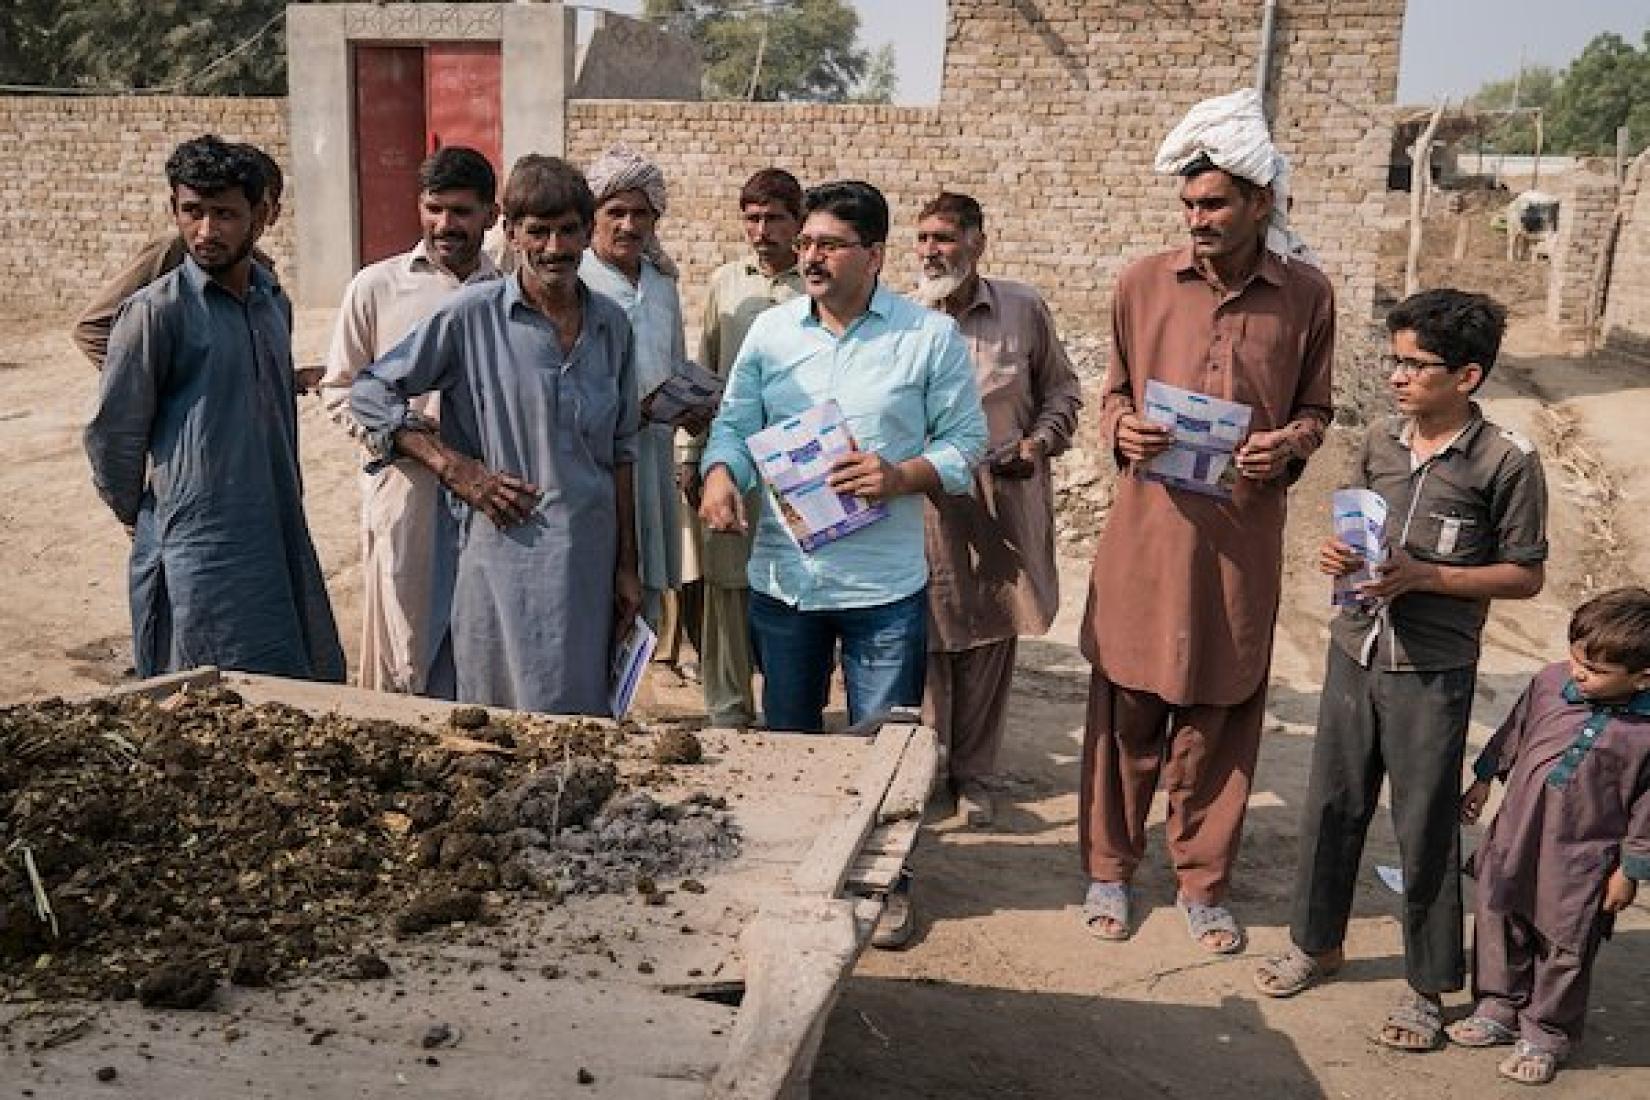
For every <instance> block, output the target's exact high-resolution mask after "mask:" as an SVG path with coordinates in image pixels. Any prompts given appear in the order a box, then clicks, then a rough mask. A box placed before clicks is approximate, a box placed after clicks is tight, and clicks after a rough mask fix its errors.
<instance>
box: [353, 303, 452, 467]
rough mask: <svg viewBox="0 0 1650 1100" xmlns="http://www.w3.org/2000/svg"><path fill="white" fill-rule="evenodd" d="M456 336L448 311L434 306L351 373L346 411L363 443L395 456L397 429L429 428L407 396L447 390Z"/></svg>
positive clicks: (381, 454) (379, 453)
mask: <svg viewBox="0 0 1650 1100" xmlns="http://www.w3.org/2000/svg"><path fill="white" fill-rule="evenodd" d="M458 340H459V337H458V334H457V332H456V331H455V326H454V325H453V323H452V317H451V315H450V314H449V313H448V312H447V311H446V310H438V311H437V312H436V313H435V314H433V315H432V316H431V317H430V318H429V319H428V320H426V321H425V322H424V323H423V324H422V325H419V326H418V327H417V328H415V329H413V330H412V331H411V332H409V333H408V334H407V335H406V336H405V337H404V338H403V339H402V341H401V342H400V343H399V344H397V345H395V347H393V348H391V349H390V350H389V351H388V352H387V353H386V354H385V355H384V357H383V358H382V359H379V360H378V361H377V362H375V363H373V364H372V366H370V367H368V368H367V369H365V370H363V371H361V373H359V374H357V375H356V376H355V381H354V382H352V383H351V384H350V389H349V407H350V411H351V412H352V413H353V414H354V415H355V420H356V422H357V423H358V424H360V426H361V432H362V436H361V438H362V441H363V442H364V443H365V444H366V446H367V449H368V450H369V451H371V452H372V453H373V454H374V455H375V456H377V457H378V458H379V459H380V460H383V461H388V460H390V459H393V458H394V457H395V433H396V432H399V431H402V430H403V429H412V430H418V431H428V430H429V429H430V427H431V425H430V423H429V422H428V421H426V420H425V419H424V418H423V417H421V416H420V415H419V414H418V412H417V411H416V410H414V409H413V407H412V405H411V403H410V400H409V399H410V398H414V397H417V396H418V395H420V394H425V393H429V392H431V391H432V390H444V389H450V388H451V387H452V386H453V385H454V384H455V383H456V382H457V379H458V377H459V364H460V355H459V346H458Z"/></svg>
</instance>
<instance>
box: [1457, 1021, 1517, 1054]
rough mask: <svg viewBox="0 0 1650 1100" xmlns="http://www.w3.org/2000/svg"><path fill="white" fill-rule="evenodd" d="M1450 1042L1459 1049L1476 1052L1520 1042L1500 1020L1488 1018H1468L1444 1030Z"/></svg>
mask: <svg viewBox="0 0 1650 1100" xmlns="http://www.w3.org/2000/svg"><path fill="white" fill-rule="evenodd" d="M1444 1034H1446V1035H1448V1036H1449V1041H1450V1042H1452V1043H1454V1044H1455V1045H1456V1046H1458V1047H1471V1048H1473V1049H1475V1050H1477V1049H1482V1048H1484V1047H1504V1046H1510V1045H1511V1044H1513V1043H1515V1042H1517V1041H1518V1033H1517V1032H1516V1031H1514V1030H1513V1029H1512V1028H1510V1027H1508V1026H1507V1025H1506V1024H1504V1023H1502V1022H1501V1021H1500V1020H1492V1019H1491V1018H1490V1017H1488V1016H1468V1017H1466V1018H1465V1019H1461V1020H1457V1021H1455V1022H1454V1023H1453V1024H1451V1025H1449V1026H1448V1027H1446V1028H1445V1029H1444Z"/></svg>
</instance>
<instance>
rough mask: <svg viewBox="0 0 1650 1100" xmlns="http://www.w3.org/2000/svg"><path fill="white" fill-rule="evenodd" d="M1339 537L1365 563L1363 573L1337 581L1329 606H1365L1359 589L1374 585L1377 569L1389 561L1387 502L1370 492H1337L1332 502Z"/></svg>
mask: <svg viewBox="0 0 1650 1100" xmlns="http://www.w3.org/2000/svg"><path fill="white" fill-rule="evenodd" d="M1329 507H1330V511H1331V512H1332V513H1333V514H1334V522H1335V537H1336V538H1338V539H1340V540H1341V541H1342V542H1344V543H1346V544H1347V545H1348V546H1350V547H1351V548H1352V549H1353V550H1354V551H1356V552H1357V553H1358V555H1359V556H1360V557H1362V558H1363V559H1364V565H1363V568H1362V569H1359V570H1358V571H1357V572H1356V573H1348V574H1347V575H1346V576H1344V577H1336V578H1335V581H1334V586H1333V588H1332V590H1331V592H1330V596H1329V602H1330V603H1331V604H1333V605H1334V606H1336V607H1347V606H1350V605H1354V604H1358V603H1362V602H1364V600H1363V598H1362V597H1361V596H1359V595H1358V585H1360V584H1363V583H1365V582H1366V581H1372V580H1374V579H1375V576H1376V569H1377V568H1378V567H1379V566H1380V565H1382V564H1383V563H1384V562H1385V561H1386V501H1385V500H1383V499H1382V498H1381V495H1380V494H1379V493H1375V492H1371V491H1370V490H1368V489H1336V490H1335V495H1334V496H1333V497H1331V498H1330V505H1329Z"/></svg>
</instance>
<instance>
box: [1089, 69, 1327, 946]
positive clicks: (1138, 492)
mask: <svg viewBox="0 0 1650 1100" xmlns="http://www.w3.org/2000/svg"><path fill="white" fill-rule="evenodd" d="M1157 167H1158V170H1159V171H1163V172H1173V173H1176V174H1177V175H1178V176H1179V177H1180V183H1179V192H1180V203H1181V206H1182V209H1183V211H1184V218H1185V223H1186V228H1187V230H1188V231H1189V235H1190V238H1191V239H1190V241H1189V242H1188V245H1187V246H1185V247H1182V248H1179V249H1176V250H1173V251H1170V252H1164V253H1161V254H1159V255H1155V256H1148V257H1145V258H1143V259H1140V260H1137V261H1135V262H1134V263H1132V264H1130V265H1129V266H1128V267H1127V268H1125V269H1124V271H1123V273H1122V274H1121V275H1119V276H1118V280H1117V286H1116V288H1115V291H1114V293H1113V295H1112V341H1113V353H1112V359H1111V363H1110V365H1109V367H1108V369H1107V373H1106V382H1105V397H1104V399H1103V402H1102V404H1101V414H1100V430H1101V434H1102V436H1103V438H1104V439H1105V440H1106V441H1107V442H1108V443H1109V444H1110V445H1111V446H1112V448H1113V451H1114V454H1115V456H1116V459H1117V462H1118V465H1119V467H1120V468H1121V469H1123V470H1124V471H1125V472H1129V473H1133V472H1135V471H1137V470H1139V469H1140V468H1141V467H1143V466H1144V465H1145V464H1146V463H1147V462H1149V461H1150V460H1151V459H1152V458H1154V457H1156V456H1157V455H1158V454H1160V453H1161V452H1163V451H1164V450H1165V449H1167V448H1168V446H1169V445H1170V444H1171V443H1172V442H1173V433H1172V431H1171V430H1170V429H1168V428H1165V427H1162V426H1159V425H1157V424H1154V423H1152V422H1150V421H1148V420H1147V419H1145V418H1144V417H1143V416H1142V415H1141V412H1140V410H1143V409H1144V408H1145V401H1144V396H1145V388H1146V383H1147V381H1148V380H1156V381H1158V382H1161V383H1166V384H1168V385H1171V386H1177V387H1180V388H1181V389H1186V390H1192V391H1195V392H1199V393H1203V394H1208V395H1211V396H1214V397H1218V398H1222V399H1225V400H1228V401H1235V402H1240V403H1242V404H1244V405H1247V406H1248V407H1249V409H1250V410H1251V417H1250V422H1249V436H1248V438H1247V440H1246V441H1245V442H1244V443H1243V444H1242V446H1240V447H1239V448H1238V450H1237V452H1236V454H1235V459H1234V462H1235V465H1236V467H1237V471H1238V473H1239V474H1240V475H1241V476H1239V477H1238V478H1237V479H1236V484H1235V486H1234V487H1233V488H1232V490H1231V493H1230V496H1229V497H1219V496H1207V495H1202V494H1199V493H1195V492H1188V491H1186V490H1183V489H1179V488H1171V487H1170V486H1168V485H1166V484H1165V483H1163V482H1161V481H1148V480H1143V479H1141V478H1138V477H1123V478H1120V479H1119V481H1118V487H1117V497H1116V500H1115V502H1114V504H1113V506H1112V510H1111V515H1110V517H1109V519H1108V521H1107V524H1106V529H1105V532H1104V534H1103V535H1102V536H1101V541H1100V546H1099V548H1098V551H1097V553H1096V555H1095V560H1094V570H1093V574H1092V576H1091V579H1090V582H1089V601H1088V609H1087V612H1086V613H1085V619H1086V621H1085V624H1084V628H1083V632H1082V647H1083V654H1084V656H1085V657H1087V658H1088V660H1089V663H1090V664H1091V665H1092V666H1093V675H1092V678H1091V681H1090V686H1089V704H1088V716H1087V723H1086V733H1085V737H1084V744H1083V773H1082V791H1081V807H1080V816H1079V821H1080V828H1081V837H1082V840H1081V843H1082V849H1083V862H1084V868H1085V870H1086V871H1087V872H1088V876H1089V879H1090V885H1089V891H1088V896H1087V899H1086V900H1085V903H1084V906H1083V921H1084V924H1085V926H1086V927H1087V928H1088V929H1089V931H1090V932H1092V933H1093V934H1094V935H1096V936H1098V937H1100V938H1102V939H1108V940H1121V939H1126V938H1127V937H1128V936H1129V934H1130V931H1131V927H1130V901H1131V894H1130V887H1129V882H1130V880H1131V879H1132V878H1133V876H1134V873H1135V870H1136V869H1137V868H1138V866H1139V864H1140V860H1141V858H1142V857H1143V856H1144V854H1145V848H1146V815H1147V813H1148V811H1149V810H1150V808H1151V802H1152V795H1153V792H1154V791H1155V789H1156V788H1157V785H1158V780H1159V777H1160V776H1161V777H1162V780H1163V786H1164V788H1165V789H1166V790H1167V791H1168V822H1167V825H1166V833H1167V838H1168V846H1169V853H1170V856H1171V857H1172V859H1173V861H1174V866H1175V873H1176V877H1177V879H1178V882H1179V892H1178V893H1179V897H1178V903H1179V906H1180V908H1181V910H1182V911H1183V913H1184V914H1185V917H1186V921H1187V926H1188V928H1189V929H1190V931H1191V934H1192V937H1193V939H1194V940H1196V941H1197V942H1198V943H1199V944H1200V945H1201V946H1202V947H1204V948H1205V949H1206V950H1209V951H1215V952H1223V953H1226V952H1235V951H1238V950H1241V949H1242V947H1243V942H1244V941H1243V931H1242V928H1241V927H1240V926H1239V925H1238V922H1237V920H1236V919H1235V918H1234V917H1233V915H1232V913H1231V911H1230V910H1229V909H1227V908H1226V904H1225V900H1226V895H1227V891H1228V885H1229V879H1230V874H1231V868H1232V865H1233V863H1234V861H1235V859H1236V855H1237V848H1238V841H1239V837H1240V835H1241V831H1242V826H1243V815H1244V809H1245V807H1246V805H1247V803H1248V798H1249V786H1250V780H1251V778H1252V776H1253V774H1254V767H1255V759H1256V756H1257V754H1258V750H1259V744H1260V731H1261V721H1262V718H1263V717H1264V715H1265V706H1266V682H1267V674H1268V672H1269V670H1270V666H1271V654H1272V628H1273V625H1274V623H1275V621H1276V618H1277V609H1278V593H1279V588H1280V580H1281V573H1282V560H1283V524H1284V506H1285V494H1286V491H1287V488H1288V486H1289V485H1290V484H1291V483H1292V482H1293V481H1294V480H1295V479H1296V478H1298V477H1299V476H1300V474H1301V471H1302V470H1303V469H1304V468H1305V464H1306V460H1307V458H1308V457H1309V456H1310V455H1311V454H1312V453H1313V451H1315V450H1316V449H1317V448H1318V446H1319V444H1320V443H1321V442H1322V440H1323V432H1324V429H1325V427H1326V426H1327V425H1328V423H1329V420H1330V417H1331V415H1332V399H1331V396H1330V360H1331V357H1332V353H1333V348H1334V331H1335V330H1334V324H1335V322H1334V317H1335V312H1334V300H1333V295H1332V293H1331V291H1330V287H1329V283H1328V281H1327V280H1326V279H1325V278H1324V277H1323V275H1322V274H1321V273H1319V271H1318V270H1317V269H1316V268H1315V267H1314V266H1312V265H1310V264H1308V263H1301V262H1293V261H1294V260H1295V259H1296V258H1297V257H1298V256H1299V253H1298V252H1297V251H1296V250H1295V248H1294V246H1293V245H1292V244H1291V239H1290V235H1289V234H1288V233H1287V226H1286V224H1285V223H1284V221H1283V218H1282V207H1283V205H1284V203H1283V201H1282V199H1283V196H1282V195H1281V194H1280V191H1281V190H1282V188H1283V187H1284V186H1285V181H1286V178H1287V171H1286V166H1285V164H1284V161H1283V158H1282V157H1281V156H1280V155H1279V154H1278V153H1277V151H1276V150H1274V149H1273V148H1272V144H1271V140H1270V138H1269V137H1268V136H1267V133H1266V128H1265V119H1264V117H1263V116H1262V115H1261V113H1260V102H1259V99H1258V97H1256V96H1255V94H1254V93H1253V92H1242V93H1237V94H1235V95H1232V96H1223V97H1221V98H1220V99H1217V100H1211V101H1208V102H1206V103H1201V104H1199V105H1198V106H1197V107H1195V108H1193V110H1192V112H1191V113H1190V114H1189V115H1188V116H1187V118H1186V121H1184V122H1183V123H1181V125H1180V126H1178V127H1176V128H1175V131H1174V132H1173V133H1172V134H1170V136H1169V139H1168V140H1167V141H1165V142H1164V143H1163V149H1162V151H1161V152H1160V153H1159V154H1158V159H1157Z"/></svg>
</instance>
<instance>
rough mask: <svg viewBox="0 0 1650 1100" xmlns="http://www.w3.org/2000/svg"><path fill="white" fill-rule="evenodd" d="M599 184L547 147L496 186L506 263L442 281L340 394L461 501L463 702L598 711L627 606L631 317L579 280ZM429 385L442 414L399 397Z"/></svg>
mask: <svg viewBox="0 0 1650 1100" xmlns="http://www.w3.org/2000/svg"><path fill="white" fill-rule="evenodd" d="M595 206H596V203H595V198H594V197H593V196H592V195H591V193H590V188H589V187H588V185H586V183H585V181H584V177H583V176H581V175H580V174H579V172H578V170H577V169H576V168H574V167H573V166H571V165H569V164H567V163H566V162H565V161H562V160H559V159H557V158H554V157H545V156H538V155H528V156H525V157H522V158H521V159H520V160H519V161H517V162H516V165H515V168H514V169H513V170H512V171H511V173H510V179H509V182H508V183H507V184H506V185H505V188H504V220H505V231H506V233H507V234H508V236H509V239H510V245H511V248H512V249H513V250H514V251H515V253H516V256H517V261H518V262H517V267H516V271H515V273H514V274H513V275H511V276H510V277H508V278H505V279H495V280H492V281H489V282H483V283H479V284H476V285H473V286H468V287H465V288H464V289H462V290H460V291H458V292H456V293H454V294H452V295H451V296H450V297H449V298H448V299H447V300H446V301H445V302H443V303H442V304H441V305H440V306H439V307H438V308H437V309H436V310H435V312H434V313H432V314H431V315H430V317H429V318H428V319H427V320H426V321H425V322H424V323H423V324H422V325H420V326H419V327H418V328H417V329H415V330H414V331H413V333H412V334H411V335H410V336H408V337H407V338H406V339H405V340H403V341H402V342H401V343H399V344H397V345H396V346H395V347H394V348H393V349H392V350H391V351H390V352H389V354H388V355H386V356H384V357H383V358H382V359H380V360H378V361H377V362H376V363H374V364H373V365H372V366H370V367H368V368H367V369H366V370H364V371H362V372H361V373H360V374H359V375H358V376H357V377H356V379H355V383H354V385H353V386H352V387H351V390H350V408H351V410H352V411H353V412H354V414H355V418H356V420H357V421H359V422H360V424H361V426H362V427H363V428H364V429H365V431H366V437H367V439H368V441H369V443H370V444H371V446H372V447H373V450H374V452H375V453H376V454H378V455H379V456H380V457H381V458H383V459H385V460H390V459H394V458H397V457H406V458H410V459H412V460H413V461H415V462H418V463H421V464H422V465H424V466H426V467H428V468H429V470H430V471H431V473H433V474H434V475H435V477H436V479H437V480H438V481H440V483H441V484H442V485H443V486H444V487H445V488H446V489H447V491H448V494H449V496H450V498H451V500H452V501H453V504H454V507H455V511H456V513H457V525H458V539H459V542H458V546H459V549H458V563H457V574H456V582H455V585H454V590H453V600H452V615H451V620H450V638H451V645H452V655H453V664H454V669H455V673H456V688H457V690H456V696H457V698H458V699H459V700H460V701H462V702H470V703H484V704H488V705H492V706H502V707H514V708H516V709H520V710H532V711H541V712H546V713H557V714H591V715H606V714H607V713H608V712H609V705H608V687H609V684H608V670H609V661H610V659H611V656H612V652H613V643H614V638H615V637H617V636H621V635H622V634H623V633H624V632H625V631H627V630H628V629H629V628H630V624H631V622H632V621H633V620H634V618H635V616H636V613H637V610H638V609H639V607H640V605H641V581H640V578H639V577H638V576H637V571H636V542H635V534H636V520H635V515H634V504H633V488H632V482H631V469H632V466H633V464H634V463H635V459H636V428H637V424H638V422H639V420H640V412H639V409H638V401H637V395H636V382H635V371H636V366H635V351H634V348H633V346H632V339H631V334H630V324H629V322H628V321H626V320H625V317H624V313H623V311H622V310H620V309H619V307H618V306H617V305H615V304H614V303H613V302H611V301H609V300H608V299H607V298H605V297H603V296H602V295H600V294H595V293H592V292H591V291H590V290H589V289H588V288H587V287H585V286H584V285H583V283H582V282H581V280H580V279H579V262H580V258H581V256H582V255H583V253H584V249H585V247H586V246H587V245H588V244H589V241H590V231H591V224H592V221H593V219H594V216H595ZM431 392H439V393H440V394H441V420H440V424H439V426H436V425H432V424H430V422H429V421H428V420H426V419H424V418H423V417H421V416H419V415H418V413H417V411H416V410H415V409H414V407H413V403H412V402H413V399H414V398H416V397H418V396H419V395H421V394H425V393H431Z"/></svg>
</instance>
